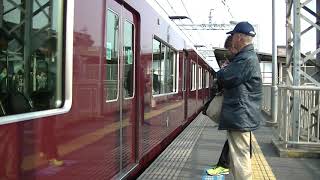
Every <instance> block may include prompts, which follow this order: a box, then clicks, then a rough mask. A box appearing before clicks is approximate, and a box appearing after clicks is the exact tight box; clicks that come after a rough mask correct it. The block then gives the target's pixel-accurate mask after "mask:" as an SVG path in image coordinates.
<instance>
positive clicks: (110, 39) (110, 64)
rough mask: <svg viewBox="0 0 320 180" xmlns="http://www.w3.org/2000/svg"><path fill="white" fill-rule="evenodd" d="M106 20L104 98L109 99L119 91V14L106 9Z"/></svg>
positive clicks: (114, 97)
mask: <svg viewBox="0 0 320 180" xmlns="http://www.w3.org/2000/svg"><path fill="white" fill-rule="evenodd" d="M106 20H107V23H106V32H105V33H106V36H105V37H106V40H105V45H104V46H105V49H106V81H105V83H106V91H107V92H106V95H107V97H106V100H107V101H111V100H116V99H117V98H118V92H119V90H118V89H119V16H118V15H117V14H115V13H114V12H112V11H111V10H108V12H107V18H106ZM131 48H132V44H131ZM129 51H130V50H129V49H128V52H129ZM128 52H127V53H128Z"/></svg>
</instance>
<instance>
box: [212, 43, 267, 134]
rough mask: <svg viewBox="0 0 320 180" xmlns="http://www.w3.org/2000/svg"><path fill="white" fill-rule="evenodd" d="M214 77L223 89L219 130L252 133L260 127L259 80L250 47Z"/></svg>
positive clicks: (258, 71)
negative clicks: (218, 80) (216, 77)
mask: <svg viewBox="0 0 320 180" xmlns="http://www.w3.org/2000/svg"><path fill="white" fill-rule="evenodd" d="M217 76H218V79H220V80H221V82H222V84H223V87H224V100H223V104H222V110H221V115H220V124H219V129H220V130H236V131H252V130H255V129H257V128H259V126H260V121H261V119H262V117H261V116H262V114H261V100H262V80H261V71H260V65H259V60H258V57H257V55H256V53H255V51H254V48H253V45H248V46H246V47H244V48H243V49H242V50H241V51H240V52H239V53H238V54H236V55H235V57H234V59H233V60H232V62H231V63H230V64H229V65H228V66H227V67H226V68H225V69H222V70H220V71H219V72H218V74H217Z"/></svg>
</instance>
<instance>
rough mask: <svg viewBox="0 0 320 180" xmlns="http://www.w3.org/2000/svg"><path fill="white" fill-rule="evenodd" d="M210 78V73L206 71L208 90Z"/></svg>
mask: <svg viewBox="0 0 320 180" xmlns="http://www.w3.org/2000/svg"><path fill="white" fill-rule="evenodd" d="M209 78H210V75H209V72H208V71H206V79H205V80H206V88H208V87H209Z"/></svg>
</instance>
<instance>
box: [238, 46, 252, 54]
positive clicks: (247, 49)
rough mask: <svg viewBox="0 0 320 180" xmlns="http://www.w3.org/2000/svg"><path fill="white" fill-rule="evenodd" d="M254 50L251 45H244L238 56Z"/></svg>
mask: <svg viewBox="0 0 320 180" xmlns="http://www.w3.org/2000/svg"><path fill="white" fill-rule="evenodd" d="M252 50H254V47H253V45H252V44H248V45H246V46H245V47H243V48H242V49H241V50H240V51H239V52H238V54H241V53H242V52H246V51H252Z"/></svg>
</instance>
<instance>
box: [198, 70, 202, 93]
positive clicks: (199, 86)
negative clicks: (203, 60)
mask: <svg viewBox="0 0 320 180" xmlns="http://www.w3.org/2000/svg"><path fill="white" fill-rule="evenodd" d="M198 88H199V89H202V68H201V67H200V66H199V81H198Z"/></svg>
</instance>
